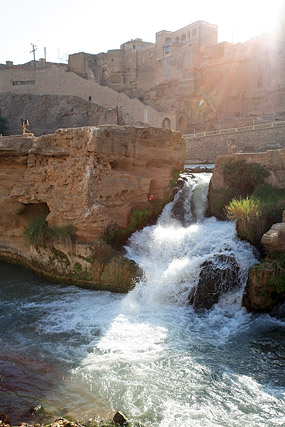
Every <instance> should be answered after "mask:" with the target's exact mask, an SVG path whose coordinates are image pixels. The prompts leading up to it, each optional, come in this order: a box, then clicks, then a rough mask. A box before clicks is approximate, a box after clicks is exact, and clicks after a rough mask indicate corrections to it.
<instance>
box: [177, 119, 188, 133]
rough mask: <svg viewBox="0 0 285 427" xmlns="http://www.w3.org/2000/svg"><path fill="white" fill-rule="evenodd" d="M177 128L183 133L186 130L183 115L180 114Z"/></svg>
mask: <svg viewBox="0 0 285 427" xmlns="http://www.w3.org/2000/svg"><path fill="white" fill-rule="evenodd" d="M178 130H179V131H180V132H181V133H185V132H186V119H185V117H183V116H181V117H180V118H179V120H178Z"/></svg>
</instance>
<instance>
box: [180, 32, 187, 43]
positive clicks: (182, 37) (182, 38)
mask: <svg viewBox="0 0 285 427" xmlns="http://www.w3.org/2000/svg"><path fill="white" fill-rule="evenodd" d="M181 40H182V41H183V40H186V34H185V33H183V34H182V36H181Z"/></svg>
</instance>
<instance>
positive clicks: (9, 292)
mask: <svg viewBox="0 0 285 427" xmlns="http://www.w3.org/2000/svg"><path fill="white" fill-rule="evenodd" d="M209 178H210V174H208V173H204V174H197V175H195V174H194V179H189V177H186V178H185V179H186V184H185V187H184V190H183V191H184V193H186V196H187V197H186V200H187V202H186V203H185V205H184V207H185V209H184V219H183V225H182V223H181V221H179V220H177V219H175V218H172V216H171V212H172V208H173V205H172V204H169V205H168V206H167V207H166V208H165V209H164V211H163V213H162V215H161V217H160V218H159V220H158V222H157V224H156V225H153V226H150V227H146V228H144V229H143V230H141V231H140V232H136V233H135V234H133V235H132V236H131V238H130V240H129V243H128V245H127V247H126V253H127V256H128V257H130V258H132V259H134V260H135V261H136V262H138V263H139V264H140V265H141V266H142V268H143V272H144V275H143V278H142V279H141V281H140V282H139V283H138V284H137V285H136V287H135V288H134V290H133V291H131V292H129V293H128V294H127V295H118V294H112V293H109V292H94V291H88V290H84V289H78V288H76V287H72V286H64V285H60V284H58V285H54V284H51V283H48V282H47V281H45V280H43V279H41V278H38V277H36V276H34V275H33V274H32V273H31V272H29V271H26V270H23V269H21V268H20V267H16V266H12V265H8V264H5V263H1V264H0V327H1V328H0V375H1V376H0V413H3V412H6V413H9V414H10V415H11V421H12V422H13V423H16V422H19V421H23V420H24V421H25V420H30V419H31V416H30V414H29V411H28V410H29V408H30V407H33V406H35V405H38V404H41V405H43V406H44V407H45V408H46V409H47V410H49V411H50V412H51V413H52V414H53V415H54V416H57V415H65V416H66V415H67V414H69V415H72V416H74V417H75V418H78V419H88V418H92V417H94V416H96V415H98V414H99V415H101V416H103V417H104V416H106V417H108V416H109V415H111V414H112V412H113V411H116V410H121V411H123V412H125V413H126V415H127V416H128V417H129V418H130V419H131V420H133V421H140V422H142V423H144V424H145V426H153V427H173V426H177V427H190V426H191V427H192V426H195V427H196V426H197V427H198V426H206V427H212V426H225V427H228V426H268V427H269V426H270V427H271V426H284V425H285V405H284V400H285V399H284V397H285V393H284V392H285V376H284V365H285V351H284V350H285V327H284V325H285V324H284V322H282V321H281V320H278V319H275V318H273V317H270V316H269V315H253V314H250V313H248V312H247V311H246V310H245V309H244V308H242V307H241V295H242V287H241V288H239V289H237V290H235V291H231V292H228V293H227V294H226V295H224V296H223V297H222V298H220V300H219V302H218V304H216V305H215V306H214V307H213V308H212V309H211V310H208V311H205V312H200V313H196V312H195V311H194V310H193V308H192V307H191V306H189V305H188V303H187V299H188V295H189V292H190V291H191V289H192V288H193V286H194V285H195V284H196V283H197V281H198V277H199V271H200V266H201V264H202V263H203V262H204V261H205V260H207V259H209V258H211V257H212V256H213V254H223V253H225V252H226V253H227V254H228V253H230V254H231V255H234V256H235V259H236V261H237V263H238V265H239V267H240V280H241V282H242V283H243V285H244V284H245V281H246V277H247V271H248V268H249V267H250V265H252V264H254V263H255V262H256V258H255V253H254V250H253V248H252V247H251V246H250V245H249V244H247V243H245V242H241V241H240V240H239V239H238V238H237V237H236V233H235V227H234V224H233V223H230V222H221V221H217V220H216V219H215V218H206V219H205V218H204V211H205V202H206V192H207V186H208V182H209ZM190 200H191V203H190ZM189 206H191V209H190V208H189Z"/></svg>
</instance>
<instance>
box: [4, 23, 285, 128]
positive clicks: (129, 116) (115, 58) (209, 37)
mask: <svg viewBox="0 0 285 427" xmlns="http://www.w3.org/2000/svg"><path fill="white" fill-rule="evenodd" d="M283 34H284V32H282V31H279V33H278V32H277V33H276V35H274V36H268V35H262V36H259V37H256V38H254V39H251V40H249V41H247V42H245V43H237V44H232V43H227V42H222V43H218V28H217V26H216V25H214V24H211V23H208V22H205V21H197V22H194V23H192V24H190V25H187V26H186V27H183V28H181V29H179V30H177V31H174V32H172V31H167V30H162V31H159V32H158V33H156V36H155V43H149V42H145V41H143V40H142V39H140V38H135V39H132V40H130V41H127V42H125V43H123V44H122V45H121V46H120V49H114V50H109V51H108V52H106V53H98V54H90V53H85V52H79V53H75V54H72V55H70V56H69V61H68V64H51V63H46V62H45V61H39V62H36V63H34V62H30V63H28V64H24V65H20V66H14V65H13V63H11V62H8V63H7V64H6V65H1V64H0V95H4V94H9V95H14V94H15V95H16V94H17V95H20V94H23V95H36V96H42V95H45V96H46V95H52V96H54V95H57V96H71V97H79V98H81V99H82V100H84V101H85V102H87V103H94V104H96V105H97V106H98V107H102V108H103V109H107V110H114V111H119V113H120V118H121V121H122V123H125V124H143V125H150V126H156V127H163V128H171V129H174V130H180V131H181V132H182V133H184V134H185V133H186V134H188V133H195V131H196V132H197V131H199V130H200V131H206V130H214V129H220V128H226V127H236V126H243V125H247V124H250V123H252V120H255V121H257V122H258V121H259V122H264V121H272V120H277V119H278V120H284V119H285V39H284V37H283V36H282V35H283ZM0 108H2V110H3V108H5V106H4V107H3V106H2V105H1V102H0ZM84 108H85V109H86V114H87V115H88V114H89V113H90V112H88V106H86V107H84ZM3 111H4V110H3ZM84 114H85V112H84ZM110 116H111V115H110V114H109V113H108V114H106V117H108V118H110ZM101 117H102V115H101ZM114 117H115V116H114ZM106 120H107V118H106ZM75 123H76V121H75ZM80 123H82V121H80ZM116 123H118V121H117V122H116ZM90 124H92V123H91V122H90V120H89V121H88V123H85V125H90ZM95 124H96V123H95Z"/></svg>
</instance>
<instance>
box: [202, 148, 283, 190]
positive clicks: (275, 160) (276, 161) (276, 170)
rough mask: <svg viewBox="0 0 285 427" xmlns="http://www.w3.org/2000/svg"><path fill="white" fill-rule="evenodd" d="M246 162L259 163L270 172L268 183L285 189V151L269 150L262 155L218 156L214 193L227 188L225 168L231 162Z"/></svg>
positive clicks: (238, 154)
mask: <svg viewBox="0 0 285 427" xmlns="http://www.w3.org/2000/svg"><path fill="white" fill-rule="evenodd" d="M238 160H246V162H247V163H258V164H260V165H262V166H264V167H265V168H266V169H268V170H269V171H270V176H269V177H268V178H266V182H267V183H269V184H271V185H272V186H273V187H274V188H281V189H282V188H285V149H280V150H269V151H265V152H262V153H237V154H233V155H231V156H218V157H217V159H216V163H215V169H214V173H213V176H212V179H211V185H210V186H211V188H210V190H211V191H213V190H215V189H217V188H225V187H226V186H227V185H226V182H225V177H224V173H223V170H224V167H225V165H226V164H228V163H229V162H231V161H238Z"/></svg>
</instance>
